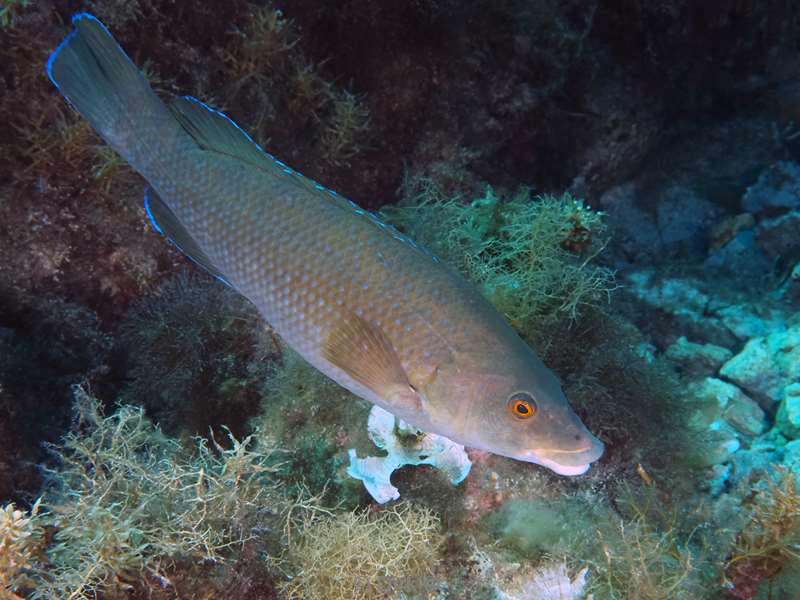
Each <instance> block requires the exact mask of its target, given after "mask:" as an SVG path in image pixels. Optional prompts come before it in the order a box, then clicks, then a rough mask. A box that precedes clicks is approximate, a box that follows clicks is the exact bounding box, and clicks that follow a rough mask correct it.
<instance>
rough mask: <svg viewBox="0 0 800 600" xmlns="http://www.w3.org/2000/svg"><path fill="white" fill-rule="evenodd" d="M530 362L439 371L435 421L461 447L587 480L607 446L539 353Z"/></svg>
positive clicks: (432, 396)
mask: <svg viewBox="0 0 800 600" xmlns="http://www.w3.org/2000/svg"><path fill="white" fill-rule="evenodd" d="M525 350H527V352H524V351H523V352H522V354H523V355H524V357H525V360H518V357H515V356H502V355H498V354H488V355H481V356H476V355H465V354H461V355H459V356H457V357H456V358H455V359H454V360H453V361H452V362H450V363H449V364H444V365H440V367H439V369H438V370H437V374H436V377H435V380H434V381H432V382H431V384H430V385H429V386H427V388H426V390H425V394H426V396H427V399H428V404H429V405H430V406H431V407H435V408H433V409H432V411H433V412H435V413H439V414H433V415H432V417H433V419H434V420H435V421H438V422H442V421H444V420H445V419H447V418H450V419H451V428H452V429H451V431H444V432H443V434H444V435H450V436H451V437H453V439H457V440H458V441H459V442H460V443H463V444H464V445H466V446H471V447H474V448H480V449H482V450H487V451H489V452H492V453H494V454H501V455H503V456H508V457H510V458H514V459H517V460H522V461H526V462H531V463H535V464H538V465H541V466H544V467H547V468H548V469H550V470H552V471H554V472H555V473H558V474H559V475H568V476H569V475H581V474H583V473H585V472H586V471H587V470H588V469H589V466H590V465H591V463H593V462H594V461H596V460H598V459H599V458H600V457H601V456H602V454H603V443H602V442H601V441H600V440H599V439H597V438H596V437H595V436H594V435H592V433H591V432H590V431H589V430H588V429H587V428H586V426H585V425H584V424H583V423H582V422H581V420H580V418H579V417H578V415H576V414H575V412H574V411H573V410H572V407H571V406H570V405H569V402H568V401H567V399H566V397H565V395H564V392H563V391H562V390H561V385H560V383H559V381H558V378H557V377H556V376H555V374H554V373H553V372H552V371H550V370H549V369H548V368H547V367H545V366H544V365H543V364H542V363H541V361H539V359H538V358H537V357H536V356H535V355H534V354H533V352H532V351H530V350H529V349H527V347H526V348H525Z"/></svg>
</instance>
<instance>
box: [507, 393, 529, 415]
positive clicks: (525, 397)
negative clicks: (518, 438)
mask: <svg viewBox="0 0 800 600" xmlns="http://www.w3.org/2000/svg"><path fill="white" fill-rule="evenodd" d="M508 409H509V410H510V411H511V414H512V415H514V416H515V417H517V418H518V419H529V418H531V417H532V416H533V415H534V414H535V413H536V402H534V400H533V396H531V395H530V394H529V393H527V392H517V393H516V394H514V395H513V396H511V398H509V399H508Z"/></svg>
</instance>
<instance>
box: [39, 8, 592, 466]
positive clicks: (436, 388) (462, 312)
mask: <svg viewBox="0 0 800 600" xmlns="http://www.w3.org/2000/svg"><path fill="white" fill-rule="evenodd" d="M73 23H74V25H75V29H74V30H73V32H72V33H70V34H69V36H67V38H66V39H65V40H64V42H62V44H61V45H60V46H59V47H58V48H57V49H56V51H55V52H53V54H52V55H51V57H50V60H49V61H48V74H49V76H50V79H51V80H52V81H53V83H54V84H55V85H56V86H57V87H58V88H59V90H60V91H61V93H62V94H63V95H64V96H65V97H66V98H67V99H68V100H69V102H70V104H72V106H73V107H74V108H75V109H76V110H77V111H78V112H79V113H80V114H81V115H83V116H84V117H85V118H86V119H87V120H88V121H89V122H90V123H91V125H92V126H93V127H94V128H95V129H96V130H97V132H98V133H99V134H100V135H101V136H102V137H103V138H104V139H105V140H106V142H108V144H109V145H111V146H112V147H113V148H114V149H115V150H116V151H117V152H118V153H119V154H120V155H121V156H122V157H123V158H124V159H125V160H127V161H128V162H129V163H130V164H131V166H133V168H134V169H136V170H137V171H139V172H140V173H141V174H142V175H143V176H144V178H145V179H147V180H148V182H149V184H150V185H151V187H152V190H151V191H150V192H148V193H147V194H146V200H145V208H146V210H147V213H148V215H149V216H150V218H151V220H152V221H153V224H154V226H155V227H156V229H157V230H158V231H160V232H162V233H164V235H166V236H167V237H168V238H169V239H170V240H171V241H172V242H173V243H174V244H175V245H176V246H177V247H178V248H180V249H181V250H182V251H183V252H184V253H186V254H187V255H188V256H189V257H191V258H192V259H193V260H194V261H195V262H197V263H199V264H200V265H201V266H203V267H204V268H206V269H207V270H208V271H209V272H210V273H211V274H213V275H215V276H216V277H218V278H219V279H221V280H222V281H223V282H225V283H226V284H228V285H230V286H231V287H233V288H234V289H235V290H237V291H238V292H240V293H241V294H243V295H244V296H246V297H247V298H248V299H249V300H250V301H251V302H252V303H253V304H254V305H255V306H256V307H257V309H258V310H259V312H260V313H261V314H262V315H263V316H264V318H265V319H266V320H267V321H268V322H269V323H270V325H271V326H272V327H273V328H274V330H275V331H276V332H277V333H278V334H279V335H280V336H281V337H282V338H283V339H284V340H285V341H286V343H287V344H288V345H289V346H291V347H292V348H294V349H295V350H296V351H297V352H299V353H300V355H301V356H303V357H304V358H305V359H306V360H308V361H309V362H310V363H311V364H312V365H314V366H315V367H316V368H317V369H319V370H320V371H322V372H323V373H325V374H326V375H328V376H329V377H331V378H332V379H334V380H335V381H337V382H338V383H340V384H341V385H343V386H344V387H346V388H347V389H349V390H351V391H352V392H354V393H355V394H357V395H359V396H361V397H363V398H365V399H367V400H369V401H371V402H373V403H375V404H378V405H380V406H382V407H383V408H385V409H387V410H389V411H390V412H392V413H393V414H395V415H396V416H398V417H402V418H403V419H405V420H406V421H408V422H409V423H410V424H412V425H414V426H416V427H418V428H420V429H422V430H425V431H430V432H435V433H439V434H441V435H445V436H448V437H450V438H452V439H453V440H456V441H459V442H461V443H463V444H465V445H470V446H474V447H477V448H482V449H485V450H489V451H491V452H496V453H498V454H502V455H505V456H509V457H512V458H517V459H519V460H525V461H529V462H533V463H538V464H541V465H544V466H547V467H549V468H551V469H553V470H554V471H556V472H558V473H562V474H565V475H577V474H580V473H583V472H585V471H586V469H588V468H589V465H590V463H591V462H593V461H595V460H597V459H598V458H599V457H600V455H601V454H602V451H603V445H602V443H601V442H600V441H599V440H597V439H596V438H595V437H594V436H592V434H591V433H590V432H589V431H588V430H587V429H586V428H585V427H584V425H583V424H582V423H581V421H580V419H579V418H578V417H577V415H575V413H574V412H573V411H572V409H571V408H570V406H569V404H568V402H567V400H566V398H565V397H564V394H563V392H562V391H561V387H560V384H559V382H558V379H557V378H556V377H555V375H554V374H553V373H552V372H551V371H550V370H548V369H547V368H546V367H545V366H544V365H543V364H542V362H541V361H540V360H539V359H538V358H537V357H536V355H535V354H534V353H533V351H532V350H531V349H530V348H529V347H528V346H527V345H526V344H525V343H524V342H522V340H521V339H520V338H519V337H518V336H517V335H516V333H515V332H514V331H513V330H512V329H511V327H510V326H509V325H508V323H507V322H506V321H505V319H503V317H502V316H501V315H500V314H499V313H498V312H497V311H496V310H495V309H494V308H493V307H492V306H491V305H490V304H489V303H488V302H487V301H486V300H485V299H484V298H483V297H482V296H481V294H480V293H479V292H478V291H477V290H476V289H475V288H474V287H473V286H472V285H470V284H469V283H467V282H466V281H465V280H464V279H463V278H462V277H461V276H460V275H459V274H458V273H456V272H455V271H454V270H452V269H451V268H450V267H448V266H446V265H444V264H443V263H441V262H440V261H439V260H438V259H436V258H435V257H433V256H432V255H430V254H429V253H428V252H427V251H425V250H424V249H421V248H419V247H418V246H417V245H416V244H415V243H414V242H413V241H412V240H410V239H408V238H406V237H405V236H403V235H402V234H400V233H399V232H397V231H396V230H394V229H393V228H392V227H390V226H388V225H386V224H385V223H382V222H381V221H380V220H379V219H377V218H376V217H375V216H374V215H372V214H371V213H369V212H367V211H365V210H364V209H362V208H360V207H358V206H357V205H356V204H354V203H352V202H351V201H349V200H347V199H345V198H343V197H342V196H340V195H338V194H336V193H335V192H333V191H331V190H329V189H327V188H325V187H324V186H322V185H320V184H318V183H316V182H314V181H311V180H310V179H307V178H306V177H303V176H302V175H300V174H299V173H297V172H295V171H294V170H292V169H291V168H290V167H289V166H287V165H286V164H285V163H283V162H281V161H280V160H277V159H275V158H274V157H273V156H271V155H270V154H268V153H266V152H264V150H263V149H262V148H261V147H259V146H258V145H257V144H256V143H255V142H254V141H253V140H252V139H251V138H250V137H249V136H248V135H247V134H246V133H245V132H244V131H242V130H241V129H240V128H239V127H238V126H237V125H236V124H235V123H233V121H231V120H230V119H228V118H227V117H226V116H225V115H223V114H222V113H219V112H218V111H215V110H214V109H212V108H210V107H208V106H206V105H205V104H203V103H202V102H200V101H199V100H197V99H195V98H191V97H184V98H179V99H177V100H175V101H174V102H173V103H172V105H171V106H170V107H169V108H167V107H166V106H165V105H164V104H163V103H162V102H161V100H159V99H158V97H157V96H156V95H155V94H154V93H153V91H152V90H151V89H150V86H149V84H148V83H147V81H146V80H145V78H144V77H143V76H142V75H141V73H140V72H139V71H138V69H137V68H136V66H135V65H134V64H133V63H132V62H131V61H130V59H129V58H128V57H127V55H126V54H125V53H124V51H123V50H122V48H120V47H119V45H118V44H117V43H116V42H115V41H114V39H113V37H112V36H111V34H110V33H109V32H108V30H107V29H106V28H105V27H104V26H103V25H102V24H101V23H100V22H99V21H98V20H97V19H95V18H94V17H92V16H91V15H87V14H85V13H84V14H79V15H76V16H75V17H74V19H73Z"/></svg>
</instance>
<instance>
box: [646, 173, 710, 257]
mask: <svg viewBox="0 0 800 600" xmlns="http://www.w3.org/2000/svg"><path fill="white" fill-rule="evenodd" d="M655 206H656V225H657V226H658V235H659V238H660V240H661V245H662V249H661V250H662V253H666V254H668V255H675V254H681V255H682V256H699V255H700V254H702V253H703V252H704V249H705V242H706V237H707V233H706V232H707V230H708V228H709V227H710V226H711V224H712V223H714V222H715V221H716V220H717V219H718V218H719V215H720V210H719V209H718V208H717V207H716V206H714V205H713V204H712V203H711V202H709V201H708V200H706V199H705V198H703V197H702V196H700V195H698V193H697V192H696V191H695V190H694V189H692V188H690V187H687V186H684V185H680V184H675V185H672V186H670V187H668V188H666V189H665V190H663V191H662V192H661V194H660V195H659V198H658V200H657V202H656V203H655Z"/></svg>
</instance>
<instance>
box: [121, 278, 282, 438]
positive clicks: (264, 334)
mask: <svg viewBox="0 0 800 600" xmlns="http://www.w3.org/2000/svg"><path fill="white" fill-rule="evenodd" d="M117 350H118V351H119V352H120V353H122V354H123V355H124V356H125V357H126V359H125V375H126V378H127V382H126V384H125V386H124V388H123V389H122V392H121V398H122V400H123V401H124V402H127V403H131V404H136V403H142V404H143V405H144V406H145V407H146V408H147V410H148V413H149V414H150V415H151V416H152V417H153V418H155V419H156V420H157V421H158V422H159V423H160V424H161V426H162V427H164V428H165V430H166V431H168V432H175V431H178V430H181V429H183V430H186V431H188V432H189V433H190V434H196V433H203V432H205V431H206V430H207V429H208V427H210V426H212V425H216V424H218V423H221V422H227V424H228V426H229V427H231V428H232V430H233V431H235V432H237V434H238V433H239V432H240V431H241V430H242V427H243V426H244V422H245V421H246V419H247V418H248V417H249V416H250V415H252V414H254V413H255V411H256V410H257V408H258V406H259V403H260V401H261V389H262V382H263V381H264V380H265V379H266V378H267V375H268V370H269V366H270V363H269V361H270V359H271V358H275V357H276V356H277V352H278V351H277V347H276V346H275V344H274V339H273V337H272V335H271V334H270V332H269V330H268V329H267V328H266V326H265V325H264V324H263V322H262V321H261V319H260V317H259V316H258V315H257V313H256V312H255V309H254V308H253V307H252V306H251V305H250V304H249V303H248V302H247V301H246V300H245V299H244V298H243V297H241V296H240V295H239V294H237V293H236V292H234V291H233V290H231V289H230V288H228V287H226V286H224V285H222V284H221V283H219V282H217V281H214V280H211V279H208V278H203V277H202V276H201V275H189V274H186V273H181V274H179V275H177V276H176V277H173V278H172V279H169V280H168V281H166V282H165V283H164V284H163V285H162V286H161V287H160V288H159V289H158V290H157V291H156V292H155V293H154V294H152V295H150V296H146V297H144V298H143V299H142V300H140V301H139V302H137V303H136V304H135V305H134V306H133V307H132V309H131V310H130V312H129V314H128V317H127V319H126V320H125V321H124V322H123V323H122V325H121V327H120V330H119V339H118V344H117ZM233 415H235V417H234V416H233Z"/></svg>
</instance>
